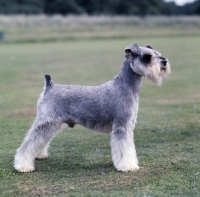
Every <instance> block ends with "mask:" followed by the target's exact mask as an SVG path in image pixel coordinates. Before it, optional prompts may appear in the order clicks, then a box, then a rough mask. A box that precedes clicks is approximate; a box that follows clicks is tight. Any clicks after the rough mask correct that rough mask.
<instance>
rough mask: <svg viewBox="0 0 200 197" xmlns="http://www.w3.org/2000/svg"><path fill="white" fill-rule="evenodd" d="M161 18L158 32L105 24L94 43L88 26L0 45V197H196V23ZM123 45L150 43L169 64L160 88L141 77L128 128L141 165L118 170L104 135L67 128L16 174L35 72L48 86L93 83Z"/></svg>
mask: <svg viewBox="0 0 200 197" xmlns="http://www.w3.org/2000/svg"><path fill="white" fill-rule="evenodd" d="M163 20H167V19H163ZM169 20H171V19H169ZM188 20H191V19H188ZM194 21H196V19H194ZM165 22H166V21H165ZM168 24H169V25H168V27H167V29H168V31H167V32H165V31H162V32H161V31H160V35H159V36H157V33H158V32H157V31H156V27H157V26H156V25H155V26H152V27H151V28H150V27H147V28H146V31H145V28H144V27H141V26H139V27H138V29H137V31H138V32H139V30H141V31H144V34H143V35H141V36H140V35H136V34H134V33H133V34H127V35H128V36H124V37H115V36H112V32H111V33H110V34H109V31H110V30H108V31H107V33H108V35H109V36H107V37H106V39H103V38H101V39H99V38H96V37H95V34H93V33H94V32H92V31H90V29H88V30H87V33H88V35H90V36H88V37H87V39H85V38H84V37H80V38H79V37H77V39H72V40H70V39H69V38H68V39H67V40H65V41H62V42H61V41H59V42H36V43H29V42H26V40H23V43H16V42H15V41H17V40H12V39H11V40H10V41H8V42H9V43H1V44H0V196H8V197H10V196H106V197H107V196H115V197H118V196H130V197H131V196H134V197H137V196H139V197H147V196H148V197H161V196H162V197H168V196H170V197H171V196H181V197H184V196H185V197H186V196H187V197H188V196H191V197H192V196H193V197H197V196H200V165H199V163H200V156H199V153H200V143H199V140H200V89H199V88H200V77H199V76H200V55H199V54H200V33H199V34H198V32H197V31H196V29H198V31H199V30H200V27H199V26H196V27H195V28H196V29H195V28H194V31H193V29H188V28H189V27H190V25H191V24H192V23H190V24H188V26H187V23H186V24H184V25H185V28H182V33H180V32H179V31H178V30H177V29H176V28H177V27H176V26H175V25H174V24H173V25H171V26H170V23H169V22H168ZM179 25H180V24H179ZM114 27H116V26H114ZM9 28H11V26H9ZM13 28H14V27H13ZM129 28H130V29H131V28H132V29H133V28H134V27H133V26H131V27H129ZM139 28H141V29H139ZM143 28H144V29H143ZM149 28H150V29H149ZM174 28H175V29H174ZM114 29H115V28H114ZM116 29H117V27H116ZM170 30H171V31H170ZM116 31H117V30H116ZM120 31H121V30H119V31H118V32H120ZM148 31H149V32H152V34H151V36H148V35H147V33H145V32H148ZM176 31H178V32H177V33H176V34H174V32H176ZM188 31H190V32H191V33H187V32H188ZM153 32H155V35H154V33H153ZM171 32H172V33H171ZM199 32H200V31H199ZM104 33H106V32H104ZM107 33H106V34H107ZM41 34H42V33H41ZM45 34H46V33H45ZM45 34H42V35H41V36H44V35H45ZM116 34H117V32H116ZM125 35H126V34H125ZM21 37H22V38H23V35H21ZM90 38H92V39H90ZM18 41H19V40H18ZM37 41H38V40H37ZM131 42H136V43H138V44H139V45H144V44H146V43H149V44H151V45H152V46H153V47H154V48H156V49H158V50H160V51H161V52H162V53H163V56H164V57H168V58H169V60H170V62H171V66H172V74H171V75H170V76H169V77H168V78H167V79H166V80H164V83H163V86H162V87H156V86H153V85H151V84H150V83H149V82H148V81H147V80H145V79H144V80H143V85H142V89H141V93H140V105H139V106H140V107H139V115H138V122H137V125H136V128H135V131H134V133H135V143H136V149H137V154H138V159H139V164H140V167H141V169H140V170H139V171H138V172H129V173H120V172H117V171H116V170H115V169H114V167H113V165H112V161H111V155H110V146H109V141H110V137H109V136H108V135H104V134H99V133H95V132H93V131H89V130H87V129H84V128H82V127H80V126H75V128H73V129H65V130H64V131H63V132H62V133H61V134H59V135H58V136H57V137H56V138H55V139H54V140H53V141H52V143H51V147H50V150H49V152H50V157H49V158H47V159H45V160H37V161H36V171H34V172H33V173H25V174H24V173H18V172H16V171H15V170H14V169H13V157H14V154H15V151H16V149H17V148H18V147H19V146H20V144H21V142H22V140H23V137H24V135H25V132H26V131H27V129H29V127H30V125H31V124H32V122H33V120H34V117H35V114H36V102H37V98H38V96H39V94H40V92H41V91H42V90H43V81H44V79H43V75H44V74H46V73H49V74H51V76H52V78H53V80H54V82H56V83H66V84H82V85H98V84H101V83H103V82H105V81H108V80H110V79H112V78H113V77H114V76H115V75H116V74H117V73H118V71H119V68H120V66H121V63H122V61H123V59H124V54H123V53H124V47H125V46H126V45H128V44H130V43H131Z"/></svg>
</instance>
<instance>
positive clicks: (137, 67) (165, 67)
mask: <svg viewBox="0 0 200 197" xmlns="http://www.w3.org/2000/svg"><path fill="white" fill-rule="evenodd" d="M125 57H126V59H127V60H128V62H129V63H130V66H131V68H132V70H133V71H134V72H135V73H137V74H139V75H142V76H145V77H146V78H147V79H148V80H149V81H150V82H151V83H153V84H156V85H159V86H160V85H161V84H162V79H163V77H166V76H167V75H168V74H170V72H171V68H170V64H169V61H168V60H167V59H166V58H164V57H162V55H161V53H159V52H158V51H156V50H154V49H153V47H151V46H150V45H148V44H147V45H145V46H144V47H139V46H138V45H137V44H136V43H132V44H130V45H128V46H127V47H126V48H125Z"/></svg>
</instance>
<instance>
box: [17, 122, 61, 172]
mask: <svg viewBox="0 0 200 197" xmlns="http://www.w3.org/2000/svg"><path fill="white" fill-rule="evenodd" d="M61 125H62V123H61V121H55V120H54V121H49V120H48V121H47V120H46V121H45V120H43V121H41V120H40V121H39V120H37V119H36V120H35V122H34V124H33V125H32V127H31V128H30V130H29V131H28V133H27V135H26V137H25V138H24V141H23V143H22V144H21V146H20V147H19V148H18V150H17V153H16V155H15V161H14V167H15V169H16V170H18V171H19V172H31V171H33V170H34V169H35V167H34V161H35V158H36V157H40V158H41V157H44V156H47V154H48V153H47V149H48V145H49V142H50V141H51V139H52V138H53V137H54V136H55V135H56V134H57V133H58V131H59V130H60V129H61Z"/></svg>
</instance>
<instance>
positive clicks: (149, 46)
mask: <svg viewBox="0 0 200 197" xmlns="http://www.w3.org/2000/svg"><path fill="white" fill-rule="evenodd" d="M145 47H146V48H149V49H153V47H152V46H151V45H149V44H145Z"/></svg>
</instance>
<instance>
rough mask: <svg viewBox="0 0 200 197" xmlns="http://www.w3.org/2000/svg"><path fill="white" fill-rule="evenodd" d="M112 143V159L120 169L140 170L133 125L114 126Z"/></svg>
mask: <svg viewBox="0 0 200 197" xmlns="http://www.w3.org/2000/svg"><path fill="white" fill-rule="evenodd" d="M110 144H111V153H112V160H113V163H114V166H115V168H116V169H117V170H118V171H124V172H127V171H136V170H139V166H138V160H137V155H136V150H135V145H134V141H133V131H132V129H131V127H125V126H123V125H115V126H113V131H112V133H111V143H110Z"/></svg>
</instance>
